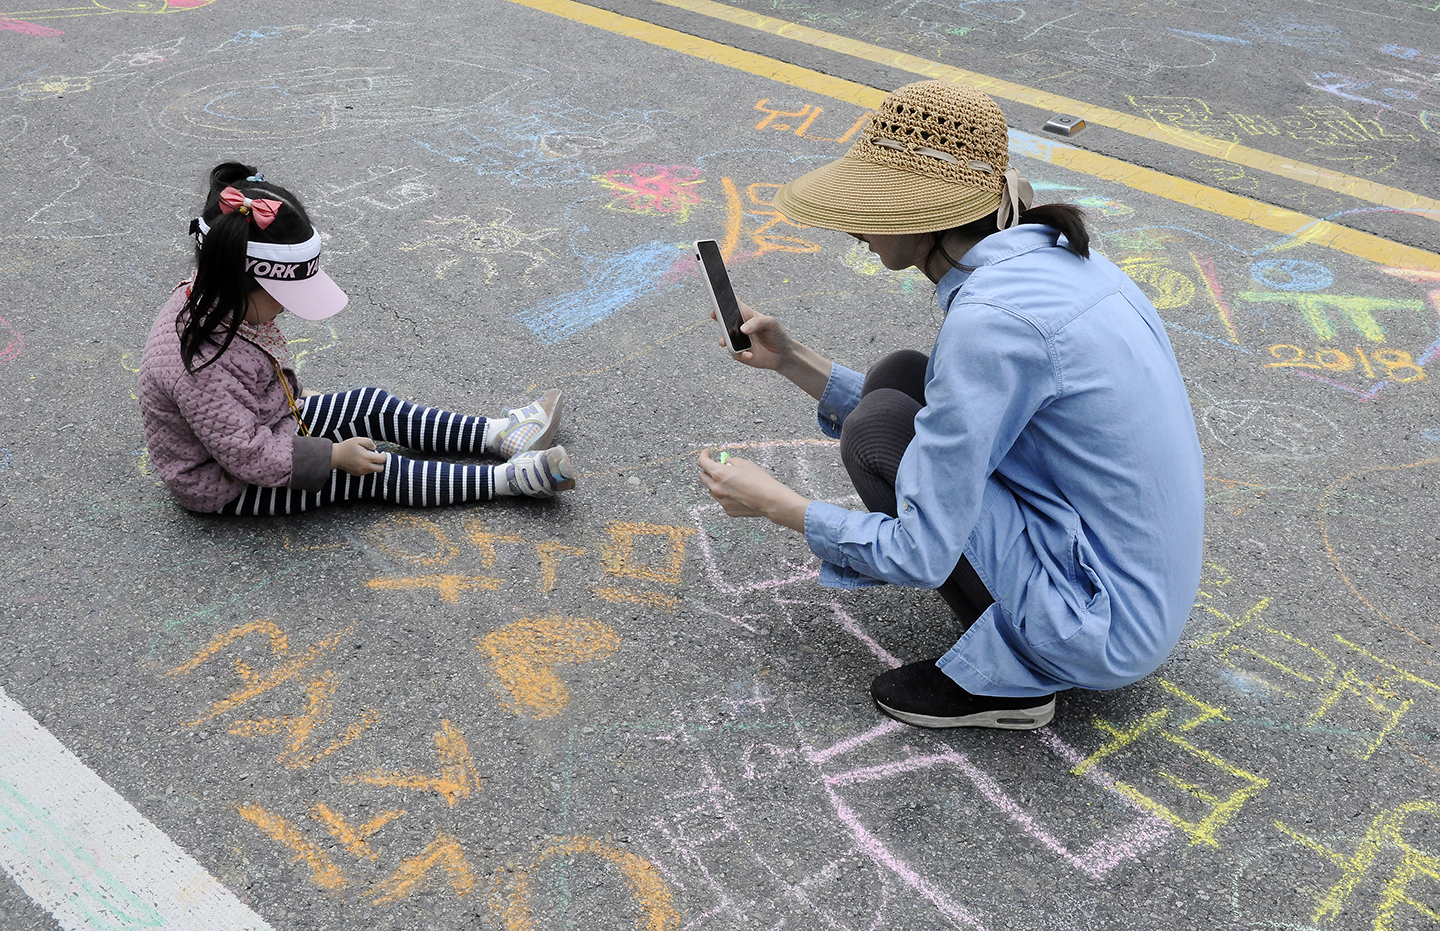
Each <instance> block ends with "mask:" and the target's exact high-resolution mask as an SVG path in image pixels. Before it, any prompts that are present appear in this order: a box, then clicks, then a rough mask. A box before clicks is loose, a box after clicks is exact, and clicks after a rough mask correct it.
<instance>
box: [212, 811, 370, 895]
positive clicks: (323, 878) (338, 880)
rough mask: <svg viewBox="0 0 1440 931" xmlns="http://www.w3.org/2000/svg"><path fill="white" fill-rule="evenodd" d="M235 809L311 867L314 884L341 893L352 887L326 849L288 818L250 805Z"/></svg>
mask: <svg viewBox="0 0 1440 931" xmlns="http://www.w3.org/2000/svg"><path fill="white" fill-rule="evenodd" d="M235 807H236V810H237V811H239V812H240V816H241V817H242V818H244V819H245V820H246V821H249V822H250V823H251V824H253V825H255V826H256V827H257V828H259V829H260V830H261V831H264V832H265V833H266V834H268V835H269V836H270V838H271V839H272V840H274V841H276V842H278V843H280V844H283V845H284V846H286V847H289V848H290V850H291V851H292V852H293V853H294V854H295V862H296V863H304V864H305V865H306V866H308V867H309V868H310V881H311V882H313V883H314V884H315V885H317V886H319V887H320V888H321V889H324V890H326V891H328V892H339V891H340V890H341V889H344V888H345V887H346V886H348V885H350V880H348V879H347V878H346V877H345V874H344V873H342V872H341V871H340V867H338V866H336V865H335V861H333V860H331V859H330V856H329V855H328V854H326V853H325V851H324V850H323V849H321V848H320V847H318V846H316V845H315V844H313V843H311V842H310V841H308V840H306V839H305V836H304V835H303V834H301V833H300V831H299V830H298V829H297V828H296V827H295V826H294V825H293V824H291V823H290V822H289V821H286V820H285V818H284V817H282V816H281V815H277V814H275V813H274V812H272V811H266V810H265V809H264V808H261V807H260V806H259V805H255V804H252V803H249V802H245V803H241V804H240V805H237V806H235Z"/></svg>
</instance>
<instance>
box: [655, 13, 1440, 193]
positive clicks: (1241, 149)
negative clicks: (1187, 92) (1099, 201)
mask: <svg viewBox="0 0 1440 931" xmlns="http://www.w3.org/2000/svg"><path fill="white" fill-rule="evenodd" d="M657 2H659V3H664V4H666V5H668V6H673V7H679V8H681V9H684V10H689V11H691V12H692V13H700V14H702V15H704V16H709V17H712V18H714V19H720V20H724V21H725V22H729V23H735V24H737V25H740V26H748V27H749V28H751V29H754V30H757V31H759V32H766V33H769V34H771V35H775V36H780V37H782V38H785V39H792V40H794V41H796V42H803V43H805V44H806V45H814V46H816V47H818V48H823V49H828V50H830V51H832V52H840V53H841V54H844V55H850V56H852V57H854V58H859V59H863V60H864V61H869V62H874V63H875V64H879V65H888V66H889V67H892V68H897V69H899V70H901V71H909V72H911V73H912V74H917V75H921V76H922V77H927V78H934V79H936V80H940V81H949V82H951V83H955V84H970V85H972V86H974V87H978V88H980V89H981V90H983V91H985V93H987V94H989V95H991V96H992V97H1000V98H1003V99H1005V100H1013V101H1015V102H1016V103H1023V104H1029V105H1030V106H1032V107H1038V108H1040V109H1042V110H1049V111H1052V112H1058V113H1071V114H1075V115H1078V116H1082V117H1083V118H1084V119H1085V120H1086V122H1089V123H1094V124H1096V125H1099V126H1105V127H1108V128H1110V129H1117V130H1119V131H1120V132H1123V133H1129V134H1130V135H1132V136H1141V137H1143V138H1145V139H1152V140H1154V141H1156V142H1163V143H1166V144H1168V145H1173V146H1177V147H1179V148H1182V149H1188V150H1189V151H1191V152H1197V153H1199V154H1201V155H1205V156H1208V157H1210V158H1218V159H1222V160H1224V161H1227V162H1233V163H1235V164H1237V165H1244V166H1245V167H1247V168H1254V169H1257V170H1259V171H1264V172H1268V173H1270V174H1273V175H1279V176H1281V177H1282V178H1289V179H1290V180H1292V181H1299V182H1301V183H1302V184H1310V185H1314V186H1315V187H1320V188H1324V189H1325V190H1327V191H1335V192H1336V193H1339V194H1348V195H1349V196H1351V197H1355V198H1358V199H1359V200H1367V201H1369V202H1371V203H1372V204H1379V205H1381V206H1382V207H1394V208H1396V209H1397V210H1433V211H1435V213H1434V214H1433V215H1431V216H1430V219H1432V220H1436V221H1440V201H1437V200H1435V199H1433V198H1429V197H1425V196H1422V195H1420V194H1416V193H1413V192H1411V191H1404V190H1401V189H1399V188H1393V187H1389V186H1388V185H1384V184H1377V183H1376V182H1374V181H1367V180H1365V179H1364V178H1357V177H1355V176H1354V175H1347V174H1345V173H1343V172H1339V171H1333V170H1331V169H1329V168H1321V167H1320V166H1318V165H1311V164H1308V163H1306V162H1300V161H1295V160H1294V159H1288V158H1284V157H1281V156H1279V155H1272V154H1270V153H1269V152H1262V151H1260V150H1258V149H1252V148H1249V147H1247V146H1243V145H1240V144H1238V143H1234V142H1227V141H1226V140H1224V139H1216V138H1215V137H1213V136H1207V135H1205V134H1203V133H1197V132H1191V131H1189V130H1186V129H1180V128H1179V127H1175V126H1162V125H1161V124H1159V123H1157V122H1155V121H1154V120H1149V119H1145V118H1144V117H1139V116H1134V115H1132V114H1129V113H1121V112H1120V111H1119V110H1109V109H1106V108H1105V107H1097V106H1095V105H1094V104H1090V103H1086V102H1085V101H1083V100H1074V99H1072V98H1070V97H1062V96H1060V95H1059V94H1051V93H1048V92H1046V91H1042V90H1038V89H1036V88H1033V87H1026V86H1025V85H1023V84H1015V83H1013V82H1011V81H1005V80H1001V79H999V78H992V77H990V76H988V75H984V74H979V73H977V72H974V71H966V70H964V69H963V68H953V67H951V66H950V65H944V64H941V63H940V62H937V61H930V60H929V59H926V58H918V57H916V56H914V55H907V54H905V53H904V52H897V51H895V50H893V49H887V48H883V47H881V46H878V45H871V44H870V43H868V42H860V41H858V40H856V39H849V38H846V37H845V36H837V35H835V34H834V33H829V32H821V31H820V30H819V29H811V28H810V27H809V26H802V25H800V24H799V23H792V22H787V21H786V20H783V19H775V18H773V17H769V16H762V15H760V14H759V13H752V12H750V11H749V10H740V9H736V8H735V7H732V6H726V5H725V4H723V3H715V2H713V0H657Z"/></svg>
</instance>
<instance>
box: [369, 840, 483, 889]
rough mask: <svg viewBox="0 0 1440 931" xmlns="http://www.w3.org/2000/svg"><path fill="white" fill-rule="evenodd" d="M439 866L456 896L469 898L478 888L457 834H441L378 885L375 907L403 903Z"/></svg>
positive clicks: (403, 862) (473, 872) (404, 861)
mask: <svg viewBox="0 0 1440 931" xmlns="http://www.w3.org/2000/svg"><path fill="white" fill-rule="evenodd" d="M436 867H439V868H440V869H443V870H444V871H445V878H446V880H447V881H448V882H449V883H450V888H451V889H453V890H455V894H456V895H468V894H469V893H470V892H471V891H472V890H473V889H474V888H475V871H474V870H473V869H471V867H470V861H469V860H467V859H466V858H465V848H463V847H461V846H460V841H458V840H456V839H455V837H454V835H451V834H446V833H445V832H444V831H441V832H440V833H438V834H436V835H435V839H434V840H433V841H431V842H430V845H429V846H428V847H426V848H425V849H424V850H423V851H422V852H420V853H418V854H416V855H415V856H413V857H408V858H406V859H405V860H402V861H401V863H400V866H399V868H398V869H396V870H395V872H394V873H393V874H391V875H390V876H387V877H386V878H384V879H382V880H380V881H379V882H377V883H376V884H375V889H374V895H373V896H372V898H371V899H370V901H371V902H372V903H373V904H375V905H389V904H391V903H392V902H398V901H400V900H401V899H403V898H405V897H406V896H408V895H410V894H412V893H414V892H415V891H416V890H417V889H419V888H420V886H421V884H422V883H424V882H425V877H426V876H428V875H429V873H430V871H431V870H433V869H435V868H436Z"/></svg>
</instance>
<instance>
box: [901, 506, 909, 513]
mask: <svg viewBox="0 0 1440 931" xmlns="http://www.w3.org/2000/svg"><path fill="white" fill-rule="evenodd" d="M900 510H902V511H904V512H906V513H907V514H908V513H909V512H910V505H908V504H907V505H905V506H904V507H903V508H901V509H900Z"/></svg>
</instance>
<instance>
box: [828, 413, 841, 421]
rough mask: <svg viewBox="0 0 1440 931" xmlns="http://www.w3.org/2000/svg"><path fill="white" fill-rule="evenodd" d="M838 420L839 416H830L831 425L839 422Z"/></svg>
mask: <svg viewBox="0 0 1440 931" xmlns="http://www.w3.org/2000/svg"><path fill="white" fill-rule="evenodd" d="M839 419H840V417H839V415H837V414H831V415H830V422H831V423H834V422H835V421H837V420H839Z"/></svg>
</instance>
